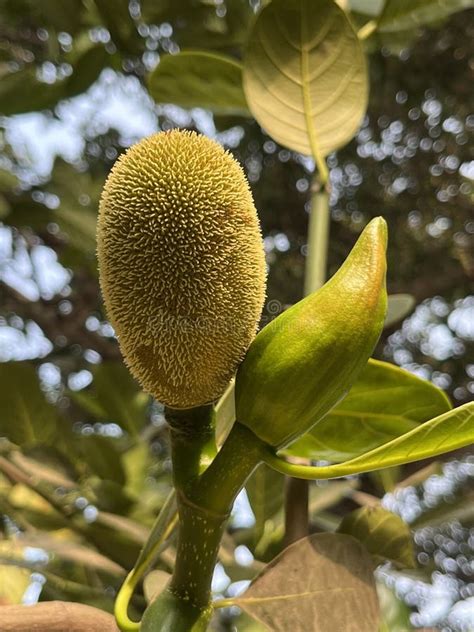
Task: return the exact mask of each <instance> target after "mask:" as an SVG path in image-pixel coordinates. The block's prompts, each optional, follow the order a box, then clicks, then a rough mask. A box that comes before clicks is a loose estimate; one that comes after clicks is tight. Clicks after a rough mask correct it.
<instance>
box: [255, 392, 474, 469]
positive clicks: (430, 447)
mask: <svg viewBox="0 0 474 632" xmlns="http://www.w3.org/2000/svg"><path fill="white" fill-rule="evenodd" d="M473 422H474V402H470V403H468V404H464V406H459V407H458V408H455V409H454V410H450V411H449V412H447V413H445V414H444V415H440V416H439V417H435V418H434V419H432V420H431V421H427V422H426V423H424V424H422V425H421V426H418V427H417V428H415V429H414V430H411V431H410V432H407V433H405V434H403V435H402V436H401V437H397V438H396V439H394V440H393V441H389V442H388V443H385V444H384V445H381V446H380V447H378V448H375V450H371V451H370V452H366V453H365V454H362V455H361V456H358V457H356V458H355V459H351V460H350V461H346V462H344V463H339V464H336V465H328V466H322V467H305V466H298V465H293V464H292V463H288V462H286V461H284V460H283V459H281V458H279V457H278V456H275V455H274V454H273V453H272V452H271V451H270V450H268V452H267V453H262V459H263V460H264V461H265V463H267V464H268V465H270V466H271V467H273V468H274V469H276V470H277V472H282V473H283V474H288V475H290V476H297V477H298V478H304V479H308V480H313V479H326V478H339V477H340V476H349V475H350V474H358V473H360V472H372V471H373V470H378V469H381V468H384V467H392V466H393V465H403V464H405V463H413V461H420V460H421V459H428V458H430V457H433V456H438V455H439V454H444V453H445V452H451V451H452V450H458V449H459V448H464V447H465V446H467V445H470V444H471V443H474V423H473Z"/></svg>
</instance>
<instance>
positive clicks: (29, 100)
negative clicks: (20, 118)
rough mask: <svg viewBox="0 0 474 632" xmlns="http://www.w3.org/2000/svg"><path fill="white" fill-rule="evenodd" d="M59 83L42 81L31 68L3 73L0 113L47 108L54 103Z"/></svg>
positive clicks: (0, 81) (7, 113) (56, 100)
mask: <svg viewBox="0 0 474 632" xmlns="http://www.w3.org/2000/svg"><path fill="white" fill-rule="evenodd" d="M61 90H62V85H61V83H59V82H57V83H52V84H51V83H44V82H42V81H38V79H37V78H36V71H35V70H34V69H33V68H30V67H28V68H24V69H23V70H18V71H17V72H10V73H7V74H4V75H3V76H2V77H1V79H0V115H3V116H11V115H12V114H22V113H24V112H36V111H40V110H47V109H49V108H52V107H54V106H55V105H56V103H57V102H58V100H59V98H60V94H61Z"/></svg>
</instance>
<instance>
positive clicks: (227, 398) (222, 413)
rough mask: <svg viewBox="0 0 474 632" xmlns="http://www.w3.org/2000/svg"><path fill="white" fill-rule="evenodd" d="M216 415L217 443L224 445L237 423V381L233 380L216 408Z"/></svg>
mask: <svg viewBox="0 0 474 632" xmlns="http://www.w3.org/2000/svg"><path fill="white" fill-rule="evenodd" d="M214 410H215V413H216V443H217V445H222V444H223V443H224V439H225V438H226V437H227V435H228V434H229V432H230V429H231V428H232V425H233V423H234V421H235V380H234V379H232V380H231V382H230V384H229V386H228V387H227V388H226V390H225V392H224V394H223V395H222V397H221V398H220V400H219V401H218V402H217V404H216V405H215V407H214Z"/></svg>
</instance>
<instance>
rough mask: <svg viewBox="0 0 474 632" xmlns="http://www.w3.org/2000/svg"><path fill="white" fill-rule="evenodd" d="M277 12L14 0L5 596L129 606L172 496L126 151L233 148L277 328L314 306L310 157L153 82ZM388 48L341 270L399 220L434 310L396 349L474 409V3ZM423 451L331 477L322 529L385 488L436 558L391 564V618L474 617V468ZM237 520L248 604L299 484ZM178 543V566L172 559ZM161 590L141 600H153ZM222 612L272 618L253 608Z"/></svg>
mask: <svg viewBox="0 0 474 632" xmlns="http://www.w3.org/2000/svg"><path fill="white" fill-rule="evenodd" d="M344 4H346V5H347V4H348V3H344ZM370 4H372V5H375V4H376V3H367V2H365V3H364V2H363V1H362V0H359V2H351V3H350V5H351V8H352V9H353V19H354V20H356V21H358V22H359V23H361V24H362V23H364V22H365V21H367V19H369V18H370V11H369V9H367V6H368V5H370ZM459 4H461V3H459ZM468 4H469V3H465V5H466V6H467V5H468ZM258 7H259V2H258V1H257V0H250V1H248V2H247V0H225V1H224V0H206V1H198V0H161V1H153V0H141V1H139V0H131V1H130V2H126V1H123V0H116V1H113V0H1V2H0V363H1V364H0V435H5V436H6V437H8V439H9V440H10V442H12V443H13V444H15V446H20V447H21V450H18V449H15V450H12V445H11V444H10V443H9V442H8V441H6V442H4V443H0V455H2V456H0V514H1V515H2V516H3V520H2V523H1V524H0V529H1V533H2V535H1V536H0V579H1V580H2V581H0V603H20V602H23V603H33V602H35V601H36V600H38V599H54V598H60V599H69V600H77V601H82V602H84V603H91V604H94V605H97V606H99V607H102V608H104V609H106V610H109V611H110V610H111V608H112V604H113V598H114V594H115V591H116V590H117V588H118V586H119V585H120V583H121V581H122V579H123V575H124V572H125V570H127V569H130V568H131V567H132V566H133V563H134V561H135V558H136V555H137V553H138V551H139V549H140V546H141V545H142V544H143V542H144V539H145V538H146V534H147V531H148V528H149V526H150V525H151V523H152V520H153V517H154V515H155V514H156V512H157V511H158V509H159V508H160V506H161V505H162V504H163V501H164V498H165V497H166V494H167V493H168V491H169V489H170V461H169V457H168V452H167V450H168V448H167V439H166V429H165V426H164V420H163V414H162V409H161V407H160V406H159V405H158V404H156V403H155V402H151V401H150V400H149V398H148V397H147V396H145V395H144V394H143V393H141V392H140V389H139V387H138V385H137V384H136V383H135V382H134V381H133V380H132V378H131V377H130V376H129V374H128V372H127V371H126V369H125V368H124V366H123V364H122V362H121V356H120V353H119V350H118V346H117V343H116V341H115V339H114V332H113V329H112V328H111V326H110V324H109V323H108V322H107V320H106V317H105V314H104V311H103V306H102V300H101V296H100V292H99V287H98V280H97V265H96V257H95V224H96V215H97V206H98V199H99V195H100V191H101V188H102V186H103V183H104V180H105V177H106V175H107V173H108V172H109V170H110V168H111V166H112V165H113V163H114V162H115V160H116V159H117V157H118V156H119V155H120V153H121V152H122V151H124V149H125V148H127V147H128V146H129V145H131V144H132V143H134V142H136V141H138V140H139V139H141V138H142V137H143V136H146V135H149V134H151V133H153V132H156V131H158V130H166V129H170V128H172V127H184V128H188V129H196V130H198V131H199V132H202V133H204V134H207V135H209V136H211V137H213V138H216V139H217V140H218V141H219V142H221V143H222V144H223V145H224V146H225V147H227V148H229V149H230V150H231V151H232V152H233V153H234V155H235V156H236V157H237V158H238V159H239V160H240V162H241V163H242V165H243V167H244V169H245V171H246V173H247V176H248V178H249V181H250V183H251V187H252V190H253V193H254V197H255V201H256V206H257V209H258V212H259V215H260V219H261V223H262V230H263V235H264V243H265V250H266V253H267V262H268V269H269V277H268V299H267V305H266V307H265V311H264V315H263V318H264V320H265V319H268V318H271V317H273V316H274V315H275V312H278V311H280V310H281V309H283V308H284V307H285V306H286V305H288V304H292V303H294V302H296V301H297V300H299V299H300V298H301V296H302V292H303V274H304V265H305V257H306V249H307V247H306V232H307V225H308V209H309V185H310V179H311V173H312V170H313V164H312V161H311V160H309V159H308V158H306V157H303V156H301V155H299V154H295V153H292V152H290V151H288V150H286V149H285V148H282V147H280V146H278V145H277V144H276V143H275V142H274V141H273V140H272V139H270V138H269V137H268V136H266V135H265V133H264V132H263V131H262V130H261V129H260V127H259V126H258V124H257V123H255V122H254V121H252V120H249V119H245V118H242V117H238V116H223V115H220V116H217V115H216V116H213V115H212V114H211V113H210V112H208V111H206V110H202V109H192V110H184V109H182V108H180V107H177V106H176V105H173V104H160V105H157V103H156V101H155V99H154V98H153V97H152V96H151V95H150V93H149V91H148V89H147V85H148V77H149V74H150V71H151V70H152V69H153V68H154V67H155V66H156V65H157V64H158V63H159V61H160V58H161V57H162V56H163V55H166V54H174V53H177V52H179V51H180V50H182V49H186V48H193V49H212V50H214V51H219V52H225V53H228V54H231V55H233V56H235V57H237V58H239V57H240V56H241V54H242V45H243V43H244V42H245V38H246V34H247V32H248V28H249V24H250V22H251V20H252V18H253V16H254V14H255V11H256V10H257V9H258ZM366 46H367V50H368V52H369V62H370V76H371V92H370V99H369V109H368V113H367V116H366V117H365V119H364V121H363V124H362V127H361V129H360V131H359V133H358V134H357V136H356V137H355V138H354V139H353V141H352V142H351V143H350V144H349V145H348V146H347V147H345V148H344V149H343V150H341V151H339V152H337V153H335V154H332V155H330V157H329V159H328V164H329V167H330V182H331V216H332V222H331V242H330V249H329V269H328V272H329V274H332V273H334V271H335V270H336V269H337V267H338V266H339V265H340V264H341V262H342V261H343V259H344V258H345V257H346V255H347V253H348V251H349V249H350V248H351V246H352V245H353V243H354V241H355V239H356V237H357V235H358V234H359V233H360V231H361V230H362V229H363V227H364V226H365V224H366V223H367V222H368V221H369V220H370V219H371V218H372V217H374V216H376V215H379V214H381V215H383V216H384V217H385V219H386V220H387V222H388V225H389V234H390V242H389V250H388V289H389V293H407V294H410V295H412V296H413V297H414V301H413V309H412V310H411V312H410V313H409V314H408V315H407V316H406V318H405V319H404V320H403V321H402V322H398V323H396V324H395V325H393V326H392V327H390V328H389V329H387V330H385V332H384V334H383V337H382V339H381V342H380V344H379V346H378V348H377V352H376V354H375V355H376V357H378V358H379V359H384V360H387V361H390V362H393V363H395V364H397V365H399V366H401V367H403V368H405V369H407V370H409V371H411V372H413V373H415V374H417V375H419V376H421V377H423V378H425V379H428V380H432V381H433V382H434V383H435V384H436V385H437V386H439V387H441V388H442V389H444V390H445V391H446V392H447V393H448V395H449V396H450V398H451V399H452V401H453V404H454V405H455V406H456V405H460V404H462V403H464V402H466V401H470V400H472V399H473V395H474V292H473V280H474V247H473V245H474V213H473V199H474V188H473V186H474V153H473V131H474V91H473V85H474V9H470V10H464V11H461V12H458V13H455V14H453V15H450V16H443V17H442V18H439V19H436V20H434V21H431V23H430V24H429V25H416V24H414V25H413V26H411V27H410V28H403V29H400V30H397V31H395V32H388V33H382V34H380V33H377V34H375V35H374V36H372V37H370V38H369V39H368V40H367V42H366ZM153 96H154V97H155V98H156V95H153ZM157 100H158V101H159V99H157ZM18 410H21V414H17V413H18ZM11 411H14V412H15V414H11V415H10V414H9V412H11ZM12 420H13V421H12ZM424 465H425V466H426V467H427V468H428V469H426V467H425V468H424V469H423V472H425V474H424V475H421V476H419V477H418V478H415V479H414V484H411V482H410V481H409V482H408V483H407V484H406V485H401V484H400V481H401V480H402V479H403V478H404V477H406V476H408V475H410V474H411V473H412V472H413V471H414V470H415V469H419V468H420V466H416V467H411V468H410V467H408V468H406V471H405V470H404V472H403V476H399V477H398V478H397V480H396V481H395V482H394V481H393V480H392V481H390V480H381V479H377V478H376V477H367V476H365V477H354V478H352V479H350V480H347V481H342V482H338V483H325V484H320V485H316V483H315V484H312V486H311V487H312V489H311V494H312V496H311V498H312V503H311V507H312V510H311V511H312V514H311V517H312V525H313V529H314V530H332V529H334V528H335V526H334V525H337V520H338V517H339V518H340V516H341V515H343V513H344V512H345V511H347V510H349V509H353V508H355V507H356V506H357V505H358V504H363V503H364V502H368V501H367V498H369V497H370V498H373V497H381V498H383V500H382V503H383V506H385V507H386V508H387V509H391V510H392V511H395V512H397V513H399V514H400V515H401V516H402V517H403V518H404V519H405V520H406V521H407V522H408V523H409V524H411V525H412V526H413V529H414V530H415V531H414V534H415V543H416V546H417V554H418V562H419V568H418V569H417V570H415V571H410V572H402V571H395V570H394V569H392V568H391V567H387V566H384V567H382V568H380V569H379V571H378V573H379V581H380V584H381V594H382V593H383V599H385V601H386V604H388V605H387V606H386V612H387V613H388V614H387V615H386V616H387V617H388V619H387V621H389V623H387V629H388V630H390V631H392V630H393V631H395V632H396V631H397V630H399V631H400V632H401V631H402V630H411V629H413V627H420V628H421V627H432V628H435V627H436V628H437V629H442V630H454V631H458V630H472V629H473V627H472V625H473V621H474V614H473V612H474V581H473V576H472V548H473V545H474V530H472V527H473V524H474V513H473V504H472V488H469V481H470V480H471V481H472V477H473V476H474V459H472V457H470V456H469V455H468V454H466V453H459V454H457V455H454V456H453V458H452V460H451V461H450V462H448V463H447V464H445V465H444V466H442V465H438V464H424ZM430 468H431V469H430ZM25 472H26V474H25ZM25 476H26V478H25ZM257 483H258V484H257ZM252 485H254V488H253V487H252ZM335 485H336V486H335ZM262 486H263V487H262ZM262 489H264V490H265V494H266V497H267V498H266V499H265V498H264V496H265V494H264V495H262V493H261V491H262ZM364 494H365V495H366V496H365V497H364ZM234 514H235V515H234V519H233V523H232V526H231V530H230V533H229V538H228V540H227V541H226V542H225V543H224V548H225V554H223V558H222V559H221V564H220V565H219V566H218V569H217V571H216V577H215V585H214V588H215V591H216V593H218V594H225V595H227V596H229V595H233V594H236V592H237V591H238V590H240V589H241V588H242V586H243V585H244V584H242V582H246V581H247V580H248V579H249V578H250V577H251V576H252V575H253V574H255V572H256V571H257V570H258V569H259V568H260V566H259V565H261V563H262V561H265V560H268V559H271V557H272V552H273V551H275V550H276V548H275V547H277V544H278V542H279V538H280V539H281V532H282V480H281V477H280V476H279V475H277V474H272V475H270V474H268V473H267V474H266V475H265V476H264V477H262V480H260V481H256V482H255V481H254V482H252V481H251V482H250V483H249V487H248V489H247V493H243V494H242V495H241V496H240V497H239V501H238V503H237V508H236V510H235V511H234ZM171 551H172V547H171V549H170V548H168V549H167V550H165V551H164V552H163V553H162V556H161V558H160V562H159V565H160V567H161V568H164V569H167V568H168V569H169V566H170V557H169V556H170V555H172V553H171ZM167 556H168V557H167ZM145 592H146V591H145ZM144 603H145V597H144V595H143V594H142V593H139V594H138V595H137V596H136V598H135V602H134V607H135V610H136V612H137V613H138V612H140V610H141V609H142V608H143V606H144ZM389 617H392V618H391V619H389ZM215 626H216V630H219V629H220V630H231V629H238V630H248V631H251V630H259V629H261V628H259V627H258V625H257V624H255V623H253V622H251V621H250V619H246V618H245V617H244V616H243V615H240V614H239V613H238V611H237V610H236V609H227V610H224V611H223V613H221V615H220V618H219V621H216V623H215ZM236 626H237V627H236ZM397 626H398V627H397Z"/></svg>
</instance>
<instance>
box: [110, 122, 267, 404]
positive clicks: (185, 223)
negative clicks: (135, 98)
mask: <svg viewBox="0 0 474 632" xmlns="http://www.w3.org/2000/svg"><path fill="white" fill-rule="evenodd" d="M98 258H99V272H100V283H101V288H102V293H103V296H104V301H105V305H106V309H107V314H108V317H109V319H110V321H111V323H112V325H113V326H114V328H115V331H116V334H117V337H118V340H119V344H120V348H121V351H122V353H123V355H124V357H125V361H126V363H127V364H128V366H129V368H130V370H131V372H132V373H133V375H134V376H135V377H136V378H137V380H138V381H139V382H140V383H141V385H142V386H143V388H144V389H145V390H146V391H148V392H149V393H151V394H152V395H153V396H154V397H156V398H157V399H158V400H159V401H161V402H163V403H164V404H166V405H168V406H171V407H174V408H190V407H193V406H198V405H202V404H204V403H207V402H210V401H212V400H214V399H216V398H217V397H219V396H220V395H221V393H222V392H223V391H224V389H225V387H226V385H227V383H228V381H229V379H230V378H231V376H232V374H233V373H234V371H235V369H236V367H237V365H238V363H239V362H240V360H241V359H242V357H243V356H244V354H245V352H246V350H247V347H248V346H249V344H250V342H251V341H252V339H253V337H254V336H255V332H256V327H257V324H258V321H259V319H260V314H261V310H262V306H263V301H264V296H265V260H264V252H263V247H262V238H261V233H260V227H259V223H258V218H257V213H256V211H255V207H254V204H253V199H252V195H251V193H250V190H249V187H248V184H247V180H246V178H245V175H244V173H243V171H242V169H241V167H240V166H239V164H238V163H237V162H236V161H235V160H234V158H233V157H232V156H231V155H230V154H229V153H227V152H226V151H224V149H223V148H222V147H221V146H220V145H218V144H217V143H216V142H214V141H213V140H210V139H209V138H206V137H205V136H201V135H198V134H196V133H194V132H186V131H178V130H174V131H171V132H161V133H158V134H155V135H153V136H150V137H149V138H146V139H144V140H142V141H141V142H139V143H138V144H136V145H134V146H133V147H131V148H130V149H129V150H128V151H127V152H126V153H125V155H124V156H122V157H121V158H120V159H119V160H118V161H117V163H116V164H115V166H114V167H113V169H112V171H111V173H110V175H109V177H108V179H107V182H106V184H105V187H104V191H103V193H102V198H101V203H100V211H99V222H98Z"/></svg>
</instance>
